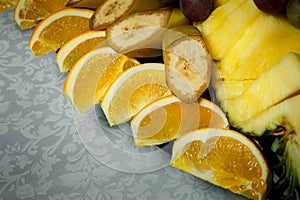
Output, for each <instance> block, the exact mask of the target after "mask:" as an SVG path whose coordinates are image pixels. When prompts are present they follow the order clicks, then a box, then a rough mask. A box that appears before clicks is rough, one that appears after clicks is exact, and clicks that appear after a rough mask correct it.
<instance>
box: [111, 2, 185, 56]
mask: <svg viewBox="0 0 300 200" xmlns="http://www.w3.org/2000/svg"><path fill="white" fill-rule="evenodd" d="M187 23H190V21H189V20H187V18H186V17H185V16H184V15H183V14H182V12H179V9H176V8H171V7H168V8H160V9H157V10H152V11H140V12H135V13H132V14H130V15H128V16H127V17H125V18H123V19H122V20H120V21H118V22H115V23H114V24H112V25H111V26H109V27H107V29H106V37H107V42H108V44H109V46H111V47H112V48H113V49H114V50H115V51H117V52H119V53H122V54H127V55H129V56H133V57H154V56H158V55H161V49H162V36H163V33H164V31H165V30H166V29H167V28H168V27H170V26H174V25H178V24H187Z"/></svg>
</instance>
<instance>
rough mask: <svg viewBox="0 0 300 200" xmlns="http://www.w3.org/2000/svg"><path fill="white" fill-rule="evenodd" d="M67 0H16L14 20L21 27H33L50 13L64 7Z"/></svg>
mask: <svg viewBox="0 0 300 200" xmlns="http://www.w3.org/2000/svg"><path fill="white" fill-rule="evenodd" d="M67 2H68V0H34V1H32V0H18V3H17V5H16V8H15V12H14V20H15V21H16V22H17V24H18V25H19V27H20V28H21V29H29V28H32V27H35V26H36V25H37V24H38V23H39V22H41V21H42V20H43V19H44V18H46V17H47V16H49V15H50V14H52V13H54V12H55V11H58V10H60V9H62V8H64V7H65V6H66V4H67Z"/></svg>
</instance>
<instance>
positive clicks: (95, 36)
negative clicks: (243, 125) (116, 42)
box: [56, 30, 106, 72]
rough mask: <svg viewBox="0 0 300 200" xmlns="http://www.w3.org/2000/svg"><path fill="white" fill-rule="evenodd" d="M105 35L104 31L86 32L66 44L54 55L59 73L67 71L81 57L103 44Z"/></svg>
mask: <svg viewBox="0 0 300 200" xmlns="http://www.w3.org/2000/svg"><path fill="white" fill-rule="evenodd" d="M105 35H106V31H104V30H101V31H86V32H84V33H81V34H79V35H78V36H76V37H74V38H73V39H71V40H69V41H68V42H66V43H65V44H64V45H63V46H62V47H61V48H60V50H59V51H58V53H57V54H56V61H57V65H58V67H59V69H60V71H61V72H67V71H69V70H70V69H71V68H72V66H73V65H74V64H75V63H76V62H77V61H78V60H79V59H80V58H81V57H82V56H83V55H85V54H86V53H88V52H89V51H91V50H93V49H94V48H96V47H97V46H98V45H100V44H101V43H102V42H104V40H105V39H106V37H105Z"/></svg>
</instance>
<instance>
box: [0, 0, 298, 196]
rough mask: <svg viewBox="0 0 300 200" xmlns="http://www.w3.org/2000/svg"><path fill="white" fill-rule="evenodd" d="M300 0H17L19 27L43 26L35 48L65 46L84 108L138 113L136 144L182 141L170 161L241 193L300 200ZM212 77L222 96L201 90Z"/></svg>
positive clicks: (60, 52)
mask: <svg viewBox="0 0 300 200" xmlns="http://www.w3.org/2000/svg"><path fill="white" fill-rule="evenodd" d="M1 3H2V2H1ZM268 3H269V4H268ZM0 5H1V6H2V9H3V7H4V6H6V5H8V4H7V2H5V1H4V4H0ZM3 5H4V6H3ZM10 6H14V5H13V2H11V4H10ZM0 8H1V7H0ZM299 8H300V3H299V1H298V0H280V1H274V0H268V1H266V0H215V1H202V0H199V1H196V0H151V1H147V2H145V1H142V0H129V1H124V0H121V1H113V0H98V1H94V0H69V1H66V0H63V1H59V2H56V1H51V3H49V2H48V1H47V0H46V1H39V0H35V1H29V0H19V1H18V3H17V4H16V8H15V15H14V18H15V20H16V22H17V23H18V25H19V26H20V27H21V29H26V28H31V27H34V26H36V27H34V30H33V32H32V36H31V38H30V41H29V48H30V49H31V51H32V53H33V54H34V56H41V55H45V54H47V53H49V52H55V51H56V52H57V54H56V60H57V63H58V66H59V70H60V71H61V72H68V74H67V75H66V80H65V83H64V87H63V93H64V95H65V97H66V99H68V101H69V102H70V103H71V104H72V105H73V107H74V109H75V110H76V111H77V112H78V113H82V112H85V111H86V110H88V109H90V108H91V107H93V106H95V105H96V104H98V103H99V105H100V106H101V108H102V110H103V111H104V114H105V116H106V118H107V121H108V123H109V124H110V125H111V126H114V125H118V124H121V123H127V122H130V125H131V129H132V133H133V137H134V141H135V143H136V145H137V146H145V145H147V146H149V145H157V144H162V143H165V142H169V141H171V140H175V143H174V146H173V152H172V161H171V165H172V166H174V167H176V168H179V169H181V170H183V171H186V172H188V173H191V174H193V175H195V176H197V177H200V178H202V179H205V180H207V181H210V182H211V183H213V184H216V185H218V186H220V187H223V188H227V189H229V190H231V191H232V192H234V193H238V194H241V195H244V196H246V197H248V198H250V199H264V198H268V199H274V198H278V197H279V196H282V199H300V196H299V185H300V170H299V166H300V162H299V160H300V147H299V144H300V136H299V133H300V126H299V121H300V116H299V113H300V111H299V106H298V105H299V103H300V100H299V99H300V98H299V96H300V95H299V94H300V92H299V91H300V82H299V80H300V79H299V76H300V37H299V35H300V29H299V21H300V17H299V12H298V11H299ZM0 11H1V10H0ZM192 23H193V24H192ZM297 27H298V28H297ZM100 29H101V30H100ZM157 56H158V58H159V59H158V60H159V61H158V62H157V59H156V57H157ZM153 60H155V62H153ZM174 72H176V75H174V74H175V73H174ZM210 86H212V88H213V89H214V90H210V93H211V94H212V96H213V97H214V98H212V99H213V100H215V99H216V100H217V103H218V104H215V103H213V102H212V101H209V100H206V99H204V98H203V97H202V95H203V93H204V91H206V90H207V89H208V88H210ZM215 97H216V98H215ZM218 105H220V107H219V106H218ZM221 109H222V110H221ZM223 112H224V113H226V115H225V114H224V113H223ZM225 116H226V117H225ZM227 120H228V121H227ZM228 126H230V127H228ZM229 128H231V129H234V130H230V129H229ZM237 131H239V132H237ZM265 138H271V141H268V142H266V143H264V141H265ZM252 139H253V140H252ZM254 140H255V142H254ZM256 144H259V145H256ZM258 146H259V147H258ZM262 153H265V154H266V157H264V156H263V155H262ZM265 158H268V162H267V161H266V159H265ZM285 161H286V162H285ZM267 163H268V164H269V165H270V168H269V167H268V165H267ZM271 177H273V179H270V178H271ZM268 191H270V192H268ZM272 195H274V196H272Z"/></svg>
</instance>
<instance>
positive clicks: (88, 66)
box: [73, 54, 118, 112]
mask: <svg viewBox="0 0 300 200" xmlns="http://www.w3.org/2000/svg"><path fill="white" fill-rule="evenodd" d="M115 59H118V55H114V54H99V55H97V56H94V57H92V58H91V59H89V61H88V62H87V63H85V68H84V70H81V71H80V72H79V73H80V75H78V76H77V77H78V78H77V79H76V83H75V85H74V89H73V104H74V105H75V107H77V109H79V112H84V111H86V110H87V109H89V108H90V107H91V106H92V105H94V104H96V103H98V101H99V100H100V98H101V95H102V94H103V91H104V88H102V87H101V90H99V86H98V87H97V85H99V84H95V83H98V82H99V79H100V77H101V76H102V74H103V73H104V71H105V70H106V69H107V68H109V67H110V66H112V65H113V64H112V63H111V62H112V60H115ZM99 60H101V63H99ZM95 66H96V67H95ZM97 66H98V67H97ZM116 66H117V65H116ZM102 82H103V80H102ZM102 82H101V83H102ZM87 86H88V87H87Z"/></svg>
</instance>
